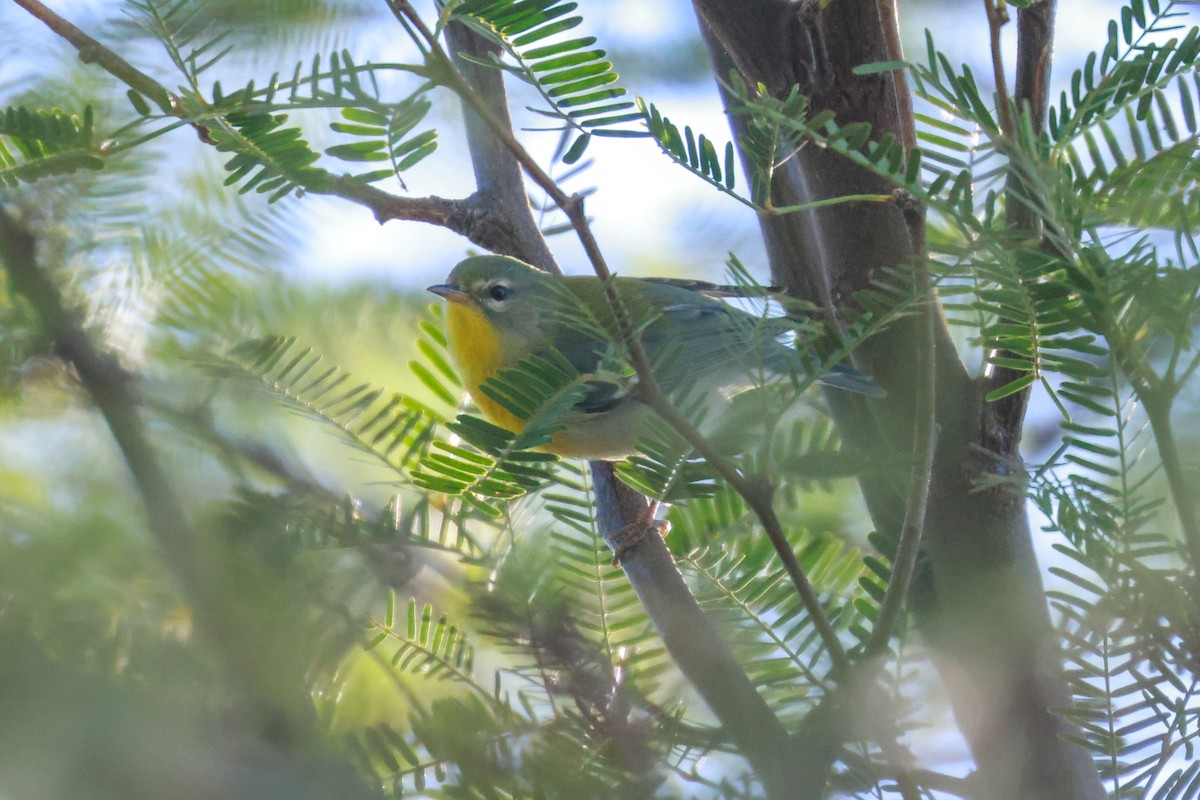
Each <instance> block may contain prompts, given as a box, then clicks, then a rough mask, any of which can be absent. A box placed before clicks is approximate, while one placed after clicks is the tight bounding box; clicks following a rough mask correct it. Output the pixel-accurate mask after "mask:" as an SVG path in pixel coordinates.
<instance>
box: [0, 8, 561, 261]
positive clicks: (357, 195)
mask: <svg viewBox="0 0 1200 800" xmlns="http://www.w3.org/2000/svg"><path fill="white" fill-rule="evenodd" d="M13 2H15V3H16V4H17V5H19V6H21V7H22V8H24V9H25V10H27V11H28V12H29V13H30V14H32V15H33V16H34V17H35V18H37V19H38V20H40V21H41V22H42V23H43V24H45V25H46V27H48V28H49V29H50V30H52V31H54V32H55V33H57V34H58V35H59V36H61V37H62V38H63V39H65V40H67V42H69V43H70V44H71V45H72V46H74V47H75V49H76V50H78V51H79V54H80V59H81V60H83V61H84V62H85V63H92V64H96V65H97V66H99V67H100V68H102V69H104V70H105V71H106V72H108V73H109V74H110V75H112V76H113V77H115V78H117V79H118V80H119V81H121V82H122V83H124V84H125V85H127V86H129V87H130V88H132V89H134V90H136V91H138V92H139V93H141V94H144V95H146V96H147V97H149V98H150V99H151V100H153V101H154V102H155V103H156V104H157V105H158V106H159V107H160V108H161V109H162V110H163V113H165V114H168V115H171V116H174V117H178V118H179V119H184V120H186V119H188V115H187V113H186V112H185V111H184V109H183V108H182V106H181V105H180V103H179V102H178V98H176V97H175V95H173V94H171V93H170V92H168V91H167V90H166V89H165V88H163V86H162V85H161V84H159V83H158V82H157V81H155V80H154V79H153V78H151V77H150V76H149V75H146V74H145V73H143V72H141V71H140V70H138V69H137V68H136V67H134V66H133V65H132V64H130V63H129V62H128V61H126V60H125V59H123V58H121V56H119V55H118V54H117V53H116V52H115V51H114V50H112V49H111V48H109V47H106V46H105V45H103V44H101V43H100V42H98V41H97V40H95V39H93V38H92V37H91V36H88V35H87V34H86V33H84V32H83V31H81V30H80V29H79V28H77V27H76V26H74V25H73V24H71V23H70V22H68V21H67V20H66V19H64V18H63V17H61V16H59V15H58V14H56V13H55V12H54V11H53V10H51V9H50V8H47V7H46V6H45V5H44V4H42V3H41V2H39V0H13ZM200 138H201V140H202V141H204V142H205V143H207V144H213V142H212V140H211V139H210V138H209V137H208V136H207V132H204V134H203V135H202V136H201V137H200ZM312 172H313V173H314V174H315V175H316V177H315V178H310V179H308V180H300V181H298V183H300V185H302V186H303V188H304V189H305V191H309V192H312V193H313V194H322V195H332V196H335V197H341V198H342V199H344V200H349V201H350V202H352V203H357V204H358V205H361V206H364V207H366V208H369V209H370V210H371V211H372V213H374V215H375V219H376V220H378V221H379V223H380V224H383V223H385V222H388V221H391V220H407V221H412V222H426V223H430V224H433V225H439V226H441V227H444V228H446V229H448V230H451V231H453V232H455V233H457V234H459V235H461V236H463V237H465V238H466V239H468V240H469V241H471V242H472V243H473V244H476V245H478V246H480V247H482V248H485V249H488V250H494V251H497V252H507V251H511V250H512V248H513V246H514V245H513V243H514V241H516V238H515V237H514V232H513V230H512V222H511V220H510V219H509V218H508V217H506V216H504V215H498V214H497V213H496V212H495V211H493V210H491V209H490V208H489V206H488V204H487V203H484V202H481V199H480V198H479V197H468V198H466V199H462V200H448V199H444V198H441V197H402V196H400V195H394V194H390V193H389V192H385V191H383V190H382V189H378V188H376V187H374V186H371V185H370V184H364V183H358V182H355V181H352V180H349V179H347V178H346V177H344V176H338V175H335V174H333V173H331V172H328V171H325V170H312ZM543 247H544V245H543Z"/></svg>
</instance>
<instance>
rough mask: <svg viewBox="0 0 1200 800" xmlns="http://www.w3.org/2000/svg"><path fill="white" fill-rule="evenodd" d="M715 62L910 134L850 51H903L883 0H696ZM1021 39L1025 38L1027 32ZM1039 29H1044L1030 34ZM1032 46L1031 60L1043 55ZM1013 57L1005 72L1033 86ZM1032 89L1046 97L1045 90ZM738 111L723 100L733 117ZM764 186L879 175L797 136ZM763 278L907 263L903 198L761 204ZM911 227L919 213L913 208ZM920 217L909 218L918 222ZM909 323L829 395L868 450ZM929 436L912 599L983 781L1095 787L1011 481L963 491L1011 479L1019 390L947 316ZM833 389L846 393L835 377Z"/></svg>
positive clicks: (877, 490)
mask: <svg viewBox="0 0 1200 800" xmlns="http://www.w3.org/2000/svg"><path fill="white" fill-rule="evenodd" d="M693 4H694V7H695V9H696V12H697V15H698V17H699V19H700V22H701V26H702V28H704V33H705V36H706V37H707V41H708V44H709V49H710V53H711V54H712V57H713V62H714V65H715V68H716V70H717V73H718V75H720V76H723V75H725V74H727V72H728V69H729V68H730V67H731V66H736V67H737V68H738V69H739V71H740V72H741V73H742V74H743V76H744V77H745V78H746V79H747V80H748V81H749V82H752V83H762V84H763V85H764V86H765V87H766V88H767V90H768V91H770V92H772V93H774V94H775V95H776V96H780V95H783V94H784V93H786V92H787V91H788V90H789V89H790V87H791V86H792V85H793V84H796V83H798V84H799V85H800V88H801V91H802V92H803V93H804V94H806V95H808V96H809V98H810V100H811V104H812V112H813V113H817V112H819V111H822V110H826V109H828V110H831V111H833V112H834V113H835V114H836V118H837V120H838V122H839V123H841V124H846V123H849V122H857V121H865V122H869V123H870V124H871V125H872V128H873V131H874V135H875V136H877V137H878V136H882V135H883V134H884V133H891V134H892V135H894V136H896V137H897V138H898V139H900V141H906V142H911V141H912V138H911V137H912V134H911V131H912V117H911V114H912V109H911V106H910V103H909V101H908V96H907V92H906V91H905V90H903V89H902V88H900V87H897V86H896V84H895V83H894V78H893V75H892V74H875V75H866V76H857V75H854V74H853V72H852V70H853V68H854V67H856V66H858V65H861V64H867V63H872V62H878V61H885V60H892V59H895V58H896V57H897V56H898V54H899V53H898V45H897V44H896V41H897V39H896V32H895V30H894V21H895V8H894V5H893V4H892V3H891V2H889V0H878V2H877V0H836V2H833V3H829V4H828V5H826V6H825V7H824V8H822V7H821V4H820V3H817V2H810V1H809V0H805V2H800V3H796V4H793V3H789V2H778V1H777V0H758V1H757V2H749V1H748V0H740V1H739V2H734V0H694V3H693ZM1039 5H1040V7H1039V9H1038V11H1037V12H1036V15H1035V18H1034V21H1035V22H1036V23H1038V24H1039V25H1041V26H1042V30H1043V31H1046V30H1049V27H1050V25H1051V23H1052V19H1053V9H1052V7H1050V8H1049V9H1048V10H1047V8H1046V6H1048V5H1049V4H1039ZM1031 41H1034V40H1032V39H1031ZM1038 41H1040V40H1038ZM1027 49H1028V50H1029V51H1030V55H1028V56H1027V57H1028V62H1024V61H1023V62H1022V63H1040V64H1041V65H1042V66H1043V67H1046V68H1048V63H1049V61H1048V58H1049V56H1048V50H1046V49H1045V48H1039V47H1030V48H1027ZM1039 59H1040V61H1039ZM1028 69H1029V68H1028V67H1026V72H1024V73H1022V74H1021V76H1020V78H1019V80H1018V85H1019V86H1020V85H1022V81H1025V82H1026V83H1025V85H1027V86H1031V87H1033V86H1037V87H1042V86H1044V82H1045V79H1044V75H1043V74H1041V73H1039V74H1038V75H1033V74H1031V73H1029V72H1028ZM1030 101H1031V102H1030V105H1031V107H1032V108H1033V109H1034V111H1035V113H1044V97H1042V96H1039V95H1038V93H1036V92H1034V93H1032V94H1031V96H1030ZM738 120H739V118H738V117H736V116H731V121H732V124H733V126H734V130H735V134H736V133H737V132H738V126H739V121H738ZM790 165H791V166H789V168H788V169H787V171H786V172H783V173H782V174H779V175H778V176H777V178H776V185H775V186H774V187H773V196H772V199H773V201H774V202H775V203H776V204H778V205H784V204H796V203H803V202H810V201H813V200H818V199H822V198H828V197H836V196H841V195H850V194H887V193H889V192H891V191H892V188H893V187H892V186H891V185H889V184H888V183H887V182H886V181H884V180H883V179H881V178H878V177H875V176H873V175H871V174H869V173H867V172H865V171H864V170H861V169H859V168H857V167H855V166H854V165H853V164H851V163H850V162H849V161H848V160H846V159H844V158H841V157H839V156H837V155H836V154H833V153H830V152H828V151H824V150H820V149H818V148H812V147H810V148H804V149H802V150H801V152H800V154H799V157H798V158H796V159H792V161H791V162H790ZM761 226H762V231H763V236H764V239H765V242H766V247H767V253H768V257H769V259H770V262H771V268H772V280H773V281H774V282H777V283H781V284H783V285H785V286H787V287H788V289H789V291H791V292H792V293H793V294H795V295H797V296H800V297H803V298H805V299H808V300H810V301H812V302H816V303H818V304H819V305H821V306H823V307H825V308H826V309H827V310H828V311H829V312H831V313H833V314H837V313H838V312H840V311H843V310H845V309H847V308H848V307H849V306H850V304H852V303H853V302H854V293H855V292H856V291H858V290H861V289H863V288H866V287H869V286H870V285H871V284H872V283H873V282H874V281H875V280H876V279H877V277H878V276H879V275H880V274H881V273H882V271H883V270H886V269H889V268H895V267H902V266H905V265H908V264H911V263H913V256H914V253H913V243H914V241H916V242H918V245H917V246H918V247H919V246H920V245H919V242H920V237H921V232H920V231H919V230H914V231H910V230H909V229H908V228H907V227H906V224H905V219H904V216H903V215H902V213H901V210H900V209H899V208H898V207H897V206H894V205H887V204H879V203H872V204H842V205H835V206H830V207H825V208H821V209H817V210H813V211H810V212H804V213H797V214H791V215H788V216H784V217H778V216H775V217H769V216H764V217H762V218H761ZM918 226H919V223H918ZM914 234H915V235H914ZM917 342H918V339H917V329H916V325H915V322H913V321H912V320H901V321H900V322H899V323H898V324H896V325H894V326H893V327H892V328H890V329H889V330H888V331H886V332H885V333H884V334H882V335H880V336H877V337H875V338H874V339H872V340H870V341H868V342H867V343H865V344H864V345H863V346H862V347H861V348H859V350H858V352H857V353H856V358H857V359H858V361H859V364H860V366H862V367H863V368H864V369H866V370H867V371H868V372H869V373H871V374H872V375H873V376H874V377H875V378H876V380H877V381H878V382H879V383H880V384H881V385H883V386H884V387H885V388H887V390H888V392H889V395H888V398H887V399H886V400H885V401H882V402H877V403H872V404H871V405H870V406H868V405H867V402H869V401H863V400H861V399H858V398H855V397H846V396H839V395H836V394H831V395H830V396H829V401H830V405H831V407H832V409H833V411H834V414H835V417H836V419H837V420H838V423H839V427H840V429H841V431H842V435H843V437H844V438H845V439H846V440H847V441H848V442H849V443H851V444H852V445H855V446H857V447H861V448H865V449H867V450H868V451H873V452H876V453H879V454H881V455H883V454H886V453H888V452H893V453H894V452H895V451H906V450H907V449H908V448H909V447H910V446H911V442H912V425H913V419H914V415H915V413H916V408H915V403H914V390H915V387H914V384H913V379H912V375H913V374H914V372H915V370H914V365H915V361H916V356H915V352H916V350H915V348H916V346H917V344H916V343H917ZM935 363H936V370H937V386H938V391H937V409H936V413H937V422H938V442H937V449H936V455H935V461H934V469H933V473H932V476H931V486H930V497H929V506H928V517H927V520H926V526H925V538H924V558H923V563H922V567H923V568H922V569H921V571H920V572H919V573H918V576H917V581H916V584H915V585H914V587H913V593H912V601H911V608H912V609H913V611H914V613H915V614H916V616H917V619H918V622H919V624H920V629H921V631H922V633H923V634H924V636H925V638H926V639H927V641H928V642H929V644H930V645H931V647H932V649H933V651H934V653H935V660H936V662H937V664H938V667H939V670H940V671H941V674H942V676H943V679H944V682H945V684H946V686H947V688H948V690H949V693H950V697H951V699H952V702H953V703H954V707H955V711H956V715H957V717H958V719H959V722H960V725H961V727H962V729H963V732H964V734H965V735H966V737H967V740H968V742H969V744H970V746H971V749H972V752H973V754H974V756H975V759H976V762H977V765H978V767H979V770H978V777H979V779H980V780H979V781H978V782H977V783H976V784H975V785H976V786H977V787H978V796H980V797H987V798H997V800H999V798H1005V799H1007V798H1016V797H1020V798H1045V799H1046V800H1051V799H1053V800H1071V799H1072V798H1079V799H1080V800H1083V799H1084V798H1088V799H1089V800H1090V798H1099V797H1103V796H1104V794H1103V790H1102V787H1101V785H1100V781H1099V779H1098V777H1097V775H1096V772H1095V770H1094V769H1093V768H1092V764H1091V759H1090V757H1089V756H1088V754H1087V753H1086V752H1085V751H1084V750H1082V749H1081V748H1078V747H1076V746H1074V745H1070V744H1067V743H1065V742H1063V741H1062V740H1061V739H1060V738H1059V735H1060V734H1061V733H1062V732H1064V731H1065V730H1067V728H1066V726H1065V725H1064V724H1063V723H1062V721H1061V720H1060V719H1059V718H1058V717H1056V716H1054V715H1053V714H1052V713H1050V711H1049V710H1048V709H1049V708H1050V707H1051V706H1057V705H1064V704H1066V703H1067V702H1069V693H1068V692H1067V690H1066V687H1065V685H1064V684H1063V682H1062V681H1061V680H1060V679H1059V677H1058V676H1057V670H1058V667H1059V665H1058V658H1057V655H1056V653H1055V650H1054V644H1053V636H1052V631H1051V629H1050V624H1049V615H1048V612H1047V608H1046V600H1045V594H1044V591H1043V589H1042V584H1041V578H1040V574H1039V572H1038V567H1037V563H1036V559H1035V558H1034V554H1033V548H1032V540H1031V534H1030V529H1029V522H1028V519H1027V517H1026V514H1025V506H1024V498H1023V496H1022V494H1021V492H1020V491H1019V490H1018V489H1006V488H995V489H990V490H986V491H976V487H977V486H978V485H979V484H980V482H981V481H984V480H987V479H994V478H996V477H1011V478H1014V480H1015V481H1016V482H1017V483H1018V484H1019V476H1020V474H1021V472H1022V469H1023V467H1022V464H1021V460H1020V454H1019V452H1018V449H1017V448H1018V444H1019V429H1020V421H1021V419H1022V417H1023V412H1024V397H1023V396H1022V397H1021V398H1020V399H1019V400H1018V401H1015V402H1013V403H1012V404H1010V406H1009V407H1008V408H1006V409H1005V411H1006V412H1007V413H1005V414H1003V415H997V414H995V413H994V411H995V410H996V409H993V408H992V407H991V405H990V404H988V403H986V402H985V401H984V400H983V392H981V391H980V388H979V386H978V384H977V382H976V381H975V380H974V379H972V378H971V376H969V375H968V374H967V372H966V371H965V369H964V368H963V366H962V364H961V362H960V360H959V358H958V356H957V353H956V351H955V349H954V347H953V345H952V343H951V340H950V337H949V334H948V331H947V330H946V328H945V326H944V324H943V325H939V327H938V330H937V331H936V345H935ZM843 395H844V393H843ZM897 485H899V483H897V482H896V481H895V479H894V478H889V479H881V478H878V477H868V478H864V479H863V481H862V486H863V491H864V495H865V496H866V499H867V502H868V506H869V508H870V511H871V514H872V517H873V519H874V521H875V524H876V527H877V528H878V530H879V531H880V532H881V533H883V534H884V535H890V536H895V535H896V533H897V532H898V531H899V529H900V525H901V520H902V519H903V517H904V511H905V509H904V498H903V496H902V495H901V493H900V492H899V491H898V490H897V489H896V488H895V487H896V486H897Z"/></svg>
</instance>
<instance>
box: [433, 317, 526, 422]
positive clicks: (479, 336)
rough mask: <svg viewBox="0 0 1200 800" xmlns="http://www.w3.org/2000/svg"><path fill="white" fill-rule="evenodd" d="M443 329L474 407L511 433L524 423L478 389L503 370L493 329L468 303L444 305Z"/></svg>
mask: <svg viewBox="0 0 1200 800" xmlns="http://www.w3.org/2000/svg"><path fill="white" fill-rule="evenodd" d="M446 306H447V308H446V327H447V332H448V333H449V334H450V350H451V352H452V353H453V354H454V360H455V361H457V362H458V370H459V372H461V373H462V379H463V381H464V383H466V385H467V391H468V392H469V393H470V395H471V399H472V400H474V401H475V405H477V406H479V410H480V411H482V412H483V415H484V416H485V417H487V418H488V419H489V420H490V421H491V422H493V423H495V424H496V425H499V426H500V427H501V428H504V429H505V430H510V431H512V432H514V433H516V432H518V431H520V430H521V428H523V427H524V422H522V421H521V419H520V418H518V417H517V416H516V415H514V414H513V413H512V412H510V411H508V410H507V409H506V408H504V407H503V406H501V405H500V404H499V403H497V402H496V401H495V400H492V399H491V398H490V397H488V396H487V395H485V394H484V393H483V392H481V391H480V390H479V387H480V386H482V385H483V384H484V383H485V382H486V381H487V379H488V378H491V377H493V376H494V375H495V374H496V372H497V371H499V370H500V369H501V368H503V366H504V364H503V354H502V352H501V350H500V342H499V340H498V339H497V338H496V330H495V328H494V327H493V326H492V323H491V322H490V321H489V320H488V318H487V317H486V316H484V315H483V312H481V311H480V310H479V309H478V308H476V307H475V306H473V305H470V304H468V303H447V304H446Z"/></svg>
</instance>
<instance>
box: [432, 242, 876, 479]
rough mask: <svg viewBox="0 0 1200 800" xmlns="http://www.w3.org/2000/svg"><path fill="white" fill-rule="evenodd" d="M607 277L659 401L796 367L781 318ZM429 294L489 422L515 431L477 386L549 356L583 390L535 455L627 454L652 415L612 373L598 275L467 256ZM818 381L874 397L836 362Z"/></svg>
mask: <svg viewBox="0 0 1200 800" xmlns="http://www.w3.org/2000/svg"><path fill="white" fill-rule="evenodd" d="M613 280H615V282H616V287H617V290H618V291H619V293H620V295H621V299H622V301H623V303H624V305H625V306H626V308H627V310H628V312H629V317H630V319H631V322H632V323H633V327H634V329H635V331H636V332H637V336H638V338H639V339H640V340H641V344H642V347H643V349H644V350H645V352H646V356H647V358H648V360H649V361H650V363H651V365H652V367H653V370H654V376H655V379H656V380H657V381H658V383H659V385H660V387H661V388H662V389H663V390H664V391H665V392H666V393H667V394H668V395H671V394H672V393H673V392H676V391H678V390H681V389H683V388H684V387H687V388H688V390H689V391H690V393H691V394H692V395H693V396H694V395H695V394H697V393H705V392H707V393H718V394H720V395H722V396H723V397H725V398H728V397H730V396H732V395H733V394H735V393H737V392H738V391H740V390H742V389H746V388H749V387H751V386H753V385H755V384H756V383H761V382H763V381H764V380H770V379H771V378H778V377H781V376H787V375H794V374H795V373H796V371H797V370H798V369H800V358H799V355H798V354H797V352H796V351H795V350H794V349H793V348H791V347H789V346H787V345H785V344H784V343H782V342H780V341H779V340H778V339H779V337H781V336H782V335H784V334H785V333H787V332H789V331H791V330H793V329H794V325H793V323H791V322H790V321H789V320H787V319H785V318H779V317H770V318H760V317H756V316H754V315H752V314H748V313H747V312H745V311H742V310H741V309H738V308H735V307H733V306H731V305H728V304H726V303H723V302H721V301H720V300H717V299H715V298H713V297H709V296H707V295H705V294H702V293H701V292H699V291H695V290H693V289H691V288H685V286H684V285H680V284H682V283H686V282H674V283H673V282H663V281H657V280H654V279H639V278H624V277H618V278H614V279H613ZM429 291H431V292H433V293H434V294H437V295H439V296H441V297H444V298H445V299H446V300H448V301H449V306H448V308H447V314H446V320H447V324H448V333H449V340H450V350H451V353H452V354H453V356H454V358H455V360H456V361H457V362H458V367H459V370H460V372H461V374H462V378H463V380H464V382H465V383H466V386H467V390H468V392H470V394H471V397H472V399H473V400H474V401H475V403H476V404H477V405H478V406H479V409H480V410H481V411H482V412H483V414H484V416H486V417H487V418H488V420H490V421H491V422H493V423H494V424H496V425H499V426H500V427H502V428H505V429H507V430H510V431H513V432H518V431H520V430H521V428H522V427H523V426H524V424H525V423H524V420H522V419H521V418H519V417H518V416H517V415H515V414H513V413H512V412H511V411H510V410H508V409H507V408H506V407H505V406H504V405H502V404H501V403H498V402H497V401H496V400H494V399H493V398H492V397H489V396H488V394H486V393H484V392H483V391H481V390H480V387H482V386H483V384H484V383H486V382H487V381H488V379H489V378H493V377H495V376H496V374H497V373H498V372H499V371H500V370H504V369H508V368H512V367H515V366H517V365H518V363H519V362H521V361H522V359H526V358H529V357H531V356H543V357H545V356H548V355H550V354H552V353H555V352H557V353H558V354H561V356H562V357H563V358H565V359H566V361H567V362H569V363H570V365H571V366H572V367H573V368H574V369H575V370H577V371H578V373H579V374H580V375H581V376H583V377H584V378H585V379H586V384H585V385H586V387H587V391H586V393H585V394H584V395H583V397H582V399H580V400H579V401H578V402H576V403H575V404H574V405H573V406H572V408H571V409H570V411H569V412H568V413H567V414H566V415H565V416H564V418H563V419H562V423H563V425H564V429H563V430H562V431H560V432H559V433H557V434H556V435H555V436H554V438H553V439H552V440H551V441H550V443H548V444H547V445H545V446H544V447H543V448H542V449H544V450H547V451H549V452H552V453H557V454H559V455H563V456H573V457H578V458H587V459H593V460H609V461H612V460H619V459H621V458H625V457H627V456H629V455H631V454H632V453H634V452H635V445H636V444H637V438H638V434H639V430H640V429H641V427H642V424H643V422H644V421H645V420H646V418H647V417H649V416H651V415H652V412H651V410H650V408H649V407H648V406H647V405H645V404H644V403H642V402H641V401H640V400H639V399H638V393H637V378H636V376H635V375H633V374H631V373H630V372H629V371H628V370H614V369H613V368H612V365H613V363H614V355H613V354H614V353H615V352H619V347H620V344H619V343H620V342H621V337H620V333H619V329H618V326H617V322H616V319H615V316H614V315H613V312H612V309H611V307H610V306H609V303H608V300H607V297H606V295H605V286H604V283H603V282H601V281H600V280H599V279H598V278H596V277H594V276H570V277H565V276H562V275H553V274H550V273H547V272H543V271H541V270H538V269H535V268H534V267H531V266H529V265H528V264H525V263H524V262H521V261H518V260H517V259H515V258H509V257H507V256H474V257H471V258H468V259H466V260H464V261H462V262H460V263H459V264H458V266H456V267H455V268H454V269H453V270H452V271H451V272H450V276H449V277H448V278H447V279H446V282H445V283H440V284H437V285H435V286H430V287H429ZM820 382H821V383H824V384H826V385H829V386H833V387H836V388H839V389H846V390H848V391H852V392H857V393H860V394H864V395H869V396H874V397H877V396H880V395H882V394H883V393H884V392H883V390H882V389H881V388H879V386H877V385H876V384H874V383H872V382H871V380H870V378H868V377H867V376H866V375H863V374H862V373H860V372H858V371H856V370H854V369H852V368H850V367H846V366H843V365H841V364H838V365H835V366H834V367H833V369H831V370H830V371H829V372H828V373H827V374H826V375H824V376H822V377H821V381H820Z"/></svg>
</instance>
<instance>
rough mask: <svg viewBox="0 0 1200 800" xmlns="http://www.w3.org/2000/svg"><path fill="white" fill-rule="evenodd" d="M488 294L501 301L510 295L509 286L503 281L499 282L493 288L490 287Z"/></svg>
mask: <svg viewBox="0 0 1200 800" xmlns="http://www.w3.org/2000/svg"><path fill="white" fill-rule="evenodd" d="M488 296H489V297H491V298H492V299H493V300H495V301H497V302H499V301H501V300H504V299H505V298H506V297H508V287H507V286H505V285H504V284H503V283H497V284H496V285H495V286H493V287H492V288H490V289H488Z"/></svg>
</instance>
